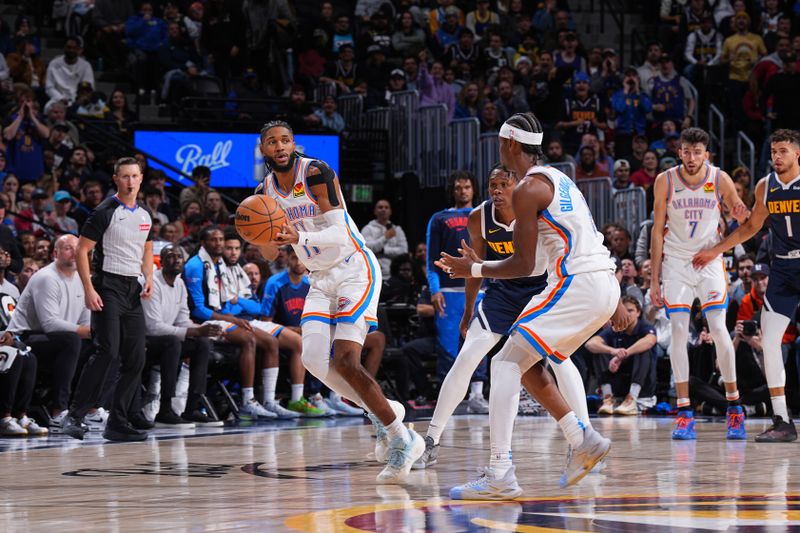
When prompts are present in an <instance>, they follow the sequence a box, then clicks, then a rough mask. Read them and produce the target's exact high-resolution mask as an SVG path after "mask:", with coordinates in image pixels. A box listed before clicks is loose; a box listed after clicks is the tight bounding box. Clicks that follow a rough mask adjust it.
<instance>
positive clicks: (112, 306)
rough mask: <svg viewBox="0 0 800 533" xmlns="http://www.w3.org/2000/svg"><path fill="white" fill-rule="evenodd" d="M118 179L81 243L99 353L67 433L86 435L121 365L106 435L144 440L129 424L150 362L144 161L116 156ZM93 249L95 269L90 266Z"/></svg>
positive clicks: (86, 373)
mask: <svg viewBox="0 0 800 533" xmlns="http://www.w3.org/2000/svg"><path fill="white" fill-rule="evenodd" d="M113 180H114V184H115V186H116V188H117V194H115V195H114V196H112V197H110V198H107V199H105V200H103V201H102V202H101V203H100V205H98V206H97V208H96V209H95V211H94V212H93V213H92V214H91V215H89V218H88V219H87V220H86V223H85V224H84V225H83V227H82V228H81V236H80V239H79V241H78V256H77V263H78V274H79V275H80V277H81V281H82V282H83V288H84V292H85V298H86V307H88V308H89V310H90V311H92V319H91V325H92V339H93V341H94V346H95V352H94V354H93V355H92V356H91V358H90V359H89V361H88V362H87V363H86V366H85V367H84V369H83V372H82V373H81V378H80V381H78V387H77V389H76V391H75V397H74V398H73V400H72V405H71V406H70V412H69V414H68V415H67V418H66V419H65V420H64V430H63V431H64V433H65V434H67V435H69V436H70V437H74V438H76V439H83V434H84V429H83V427H81V425H80V422H79V421H80V420H81V419H82V418H83V416H84V415H85V414H86V411H87V410H88V409H89V407H90V406H91V405H93V404H94V403H95V402H96V401H97V397H98V395H99V394H100V389H101V387H100V384H101V383H102V382H103V380H104V378H105V375H106V373H107V372H116V371H117V368H116V365H117V364H119V376H118V377H117V380H116V382H115V384H114V394H113V398H112V403H111V409H110V415H109V418H108V422H107V424H106V429H105V431H104V432H103V437H104V438H106V439H108V440H117V441H138V440H145V439H146V438H147V433H145V432H144V431H139V430H137V429H136V428H134V427H133V426H132V425H131V423H130V421H129V420H128V409H129V407H130V405H131V401H132V400H133V397H134V393H135V392H136V387H138V386H139V384H140V383H141V374H142V367H143V366H144V360H145V320H144V311H143V310H142V298H145V299H146V298H149V297H150V294H151V293H152V290H153V234H152V220H151V219H150V214H149V213H148V212H147V210H146V209H145V208H144V207H142V206H140V205H139V204H138V203H137V202H136V197H137V195H138V194H139V188H140V187H141V185H142V169H141V167H140V166H139V162H138V161H137V160H136V159H134V158H132V157H123V158H121V159H119V160H118V161H117V163H116V164H115V165H114V176H113ZM92 250H94V260H93V266H94V275H91V274H90V270H89V253H90V252H92ZM142 277H143V278H144V279H143V281H140V278H142Z"/></svg>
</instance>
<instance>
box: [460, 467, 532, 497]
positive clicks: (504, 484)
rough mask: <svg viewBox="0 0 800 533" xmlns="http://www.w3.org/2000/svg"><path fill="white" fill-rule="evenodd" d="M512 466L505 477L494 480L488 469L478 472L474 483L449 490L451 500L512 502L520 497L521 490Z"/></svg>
mask: <svg viewBox="0 0 800 533" xmlns="http://www.w3.org/2000/svg"><path fill="white" fill-rule="evenodd" d="M514 471H515V468H514V466H513V465H512V466H511V468H509V469H508V471H507V472H506V475H505V476H503V477H502V478H496V477H495V476H494V474H493V473H492V471H491V469H490V468H489V467H484V468H483V469H482V470H478V472H479V473H480V474H481V475H480V477H478V479H476V480H475V481H470V482H469V483H465V484H463V485H458V486H457V487H453V488H452V489H450V499H451V500H513V499H514V498H517V497H518V496H521V495H522V489H521V488H520V486H519V484H518V483H517V476H516V475H514Z"/></svg>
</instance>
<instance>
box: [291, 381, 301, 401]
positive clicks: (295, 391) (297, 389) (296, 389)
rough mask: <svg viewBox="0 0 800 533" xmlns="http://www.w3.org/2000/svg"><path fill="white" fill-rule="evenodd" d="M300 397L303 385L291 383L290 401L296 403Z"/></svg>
mask: <svg viewBox="0 0 800 533" xmlns="http://www.w3.org/2000/svg"><path fill="white" fill-rule="evenodd" d="M302 397H303V384H302V383H298V384H294V383H292V399H291V401H293V402H296V401H297V400H299V399H300V398H302Z"/></svg>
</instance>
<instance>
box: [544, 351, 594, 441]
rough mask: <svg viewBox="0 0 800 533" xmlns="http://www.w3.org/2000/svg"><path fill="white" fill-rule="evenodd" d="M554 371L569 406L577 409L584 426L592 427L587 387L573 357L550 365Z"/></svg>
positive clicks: (576, 412) (576, 411) (559, 388)
mask: <svg viewBox="0 0 800 533" xmlns="http://www.w3.org/2000/svg"><path fill="white" fill-rule="evenodd" d="M550 368H552V369H553V373H554V374H555V376H556V382H558V390H559V391H561V395H562V396H563V397H564V400H565V401H566V402H567V405H569V408H570V409H572V410H573V411H575V414H576V415H578V419H579V420H580V421H581V422H582V423H583V426H584V427H587V428H590V427H592V423H591V422H590V421H589V406H588V405H587V403H586V389H585V388H584V386H583V378H581V373H580V371H579V370H578V367H576V366H575V363H573V362H572V359H570V358H567V359H566V360H565V361H563V362H562V363H560V364H553V365H550Z"/></svg>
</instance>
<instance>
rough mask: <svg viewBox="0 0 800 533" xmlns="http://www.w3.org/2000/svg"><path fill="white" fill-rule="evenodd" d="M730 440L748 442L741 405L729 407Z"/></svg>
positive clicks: (728, 436)
mask: <svg viewBox="0 0 800 533" xmlns="http://www.w3.org/2000/svg"><path fill="white" fill-rule="evenodd" d="M727 438H728V440H747V431H745V429H744V410H743V409H742V406H741V405H732V406H730V407H728V435H727Z"/></svg>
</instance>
